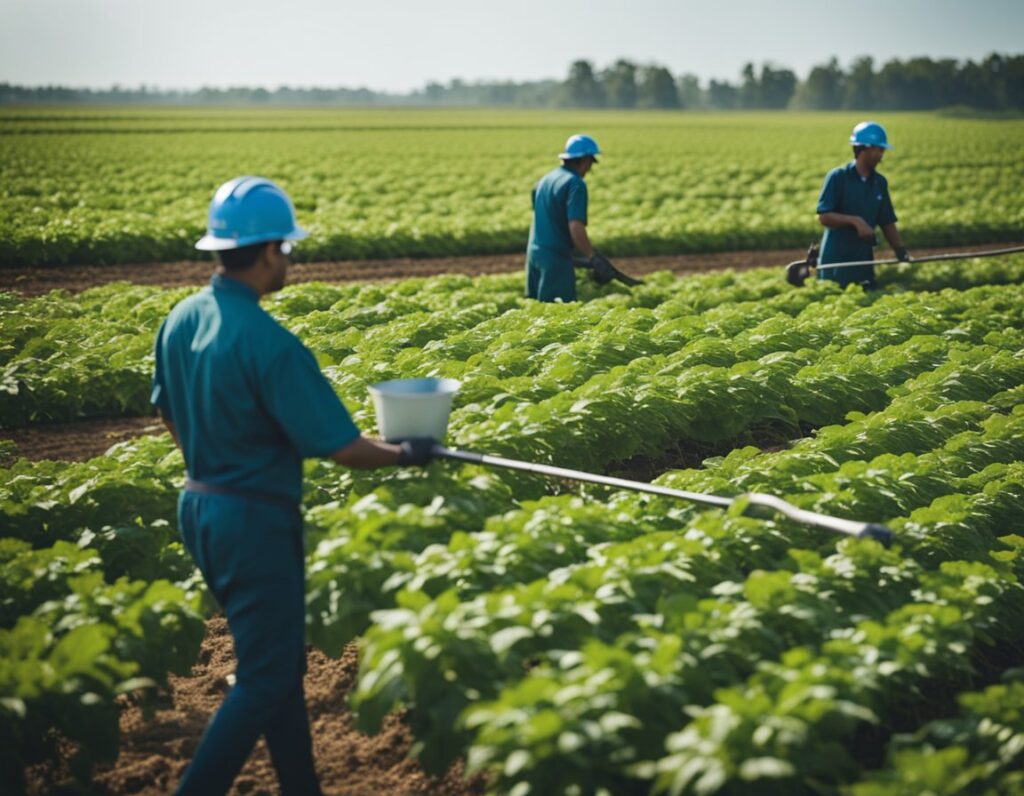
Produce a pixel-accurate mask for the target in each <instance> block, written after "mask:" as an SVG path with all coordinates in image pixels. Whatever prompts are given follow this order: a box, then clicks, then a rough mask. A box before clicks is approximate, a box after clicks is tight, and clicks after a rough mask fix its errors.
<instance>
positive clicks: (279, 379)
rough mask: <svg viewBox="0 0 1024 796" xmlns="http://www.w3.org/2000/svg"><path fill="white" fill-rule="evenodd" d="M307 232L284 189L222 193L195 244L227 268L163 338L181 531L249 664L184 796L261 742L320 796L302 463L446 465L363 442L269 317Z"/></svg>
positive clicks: (160, 400) (161, 373) (165, 413)
mask: <svg viewBox="0 0 1024 796" xmlns="http://www.w3.org/2000/svg"><path fill="white" fill-rule="evenodd" d="M304 237H306V233H305V232H304V231H303V230H301V229H300V228H299V227H298V226H296V223H295V213H294V210H293V207H292V203H291V201H290V200H289V198H288V196H287V195H286V194H285V193H284V191H282V190H281V189H280V188H279V187H277V186H276V185H275V184H274V183H272V182H270V181H269V180H265V179H262V178H259V177H239V178H237V179H234V180H231V181H230V182H227V183H225V184H224V185H222V186H221V187H220V189H219V190H218V191H217V193H216V195H215V196H214V198H213V202H212V204H211V205H210V214H209V229H208V232H207V234H206V236H205V237H203V238H202V239H201V240H200V241H199V242H198V243H197V244H196V248H197V249H202V250H207V251H214V252H216V253H217V258H218V260H219V262H220V267H219V268H218V269H217V271H216V273H215V275H214V276H213V278H212V279H211V280H210V287H209V288H207V289H205V290H203V291H202V292H200V293H198V294H196V295H194V296H191V297H190V298H187V299H185V300H184V301H182V302H181V303H180V304H178V305H177V306H176V307H175V308H174V309H173V310H172V311H171V313H170V315H169V316H168V317H167V319H166V320H165V321H164V323H163V325H162V326H161V327H160V332H159V335H158V336H157V341H156V373H155V376H154V381H153V395H152V402H153V403H154V404H155V405H156V406H157V407H158V409H159V410H160V415H161V417H162V418H163V421H164V423H166V425H167V428H168V430H169V431H170V432H171V435H172V436H173V437H174V440H175V442H177V443H178V445H179V447H180V448H181V450H182V453H183V454H184V458H185V466H186V469H187V471H188V480H187V481H186V485H185V490H184V491H183V492H182V494H181V497H180V499H179V502H178V526H179V529H180V531H181V534H182V537H183V539H184V542H185V546H186V548H187V549H188V551H189V553H190V554H191V556H192V558H193V560H194V561H195V563H196V565H197V566H198V567H199V569H200V571H201V572H202V573H203V578H204V579H205V580H206V583H207V585H208V586H209V588H210V591H211V592H212V593H213V595H214V597H215V598H216V599H217V602H218V603H219V604H220V606H221V608H222V609H223V610H224V613H225V615H226V616H227V620H228V625H229V626H230V628H231V634H232V636H233V638H234V642H235V655H236V658H237V661H238V663H237V670H236V683H235V685H234V687H233V688H232V689H231V691H230V693H229V694H228V696H227V698H226V699H225V700H224V704H223V705H222V706H221V708H220V710H219V711H217V713H216V715H215V716H214V718H213V720H212V721H211V722H210V724H209V726H208V727H207V729H206V732H205V733H204V735H203V738H202V741H201V742H200V744H199V748H198V750H197V751H196V754H195V757H194V759H193V760H192V763H191V765H190V766H189V767H188V769H187V770H186V772H185V775H184V777H183V778H182V780H181V783H180V785H179V787H178V792H179V793H182V794H193V793H203V794H220V793H225V792H226V791H227V790H228V788H229V787H230V786H231V783H232V782H233V781H234V779H235V776H236V775H237V773H238V771H239V770H240V769H241V767H242V765H243V764H244V763H245V760H246V758H247V757H248V756H249V753H250V752H251V751H252V748H253V746H254V744H255V743H256V741H257V740H258V738H259V737H260V736H261V735H263V736H264V737H265V738H266V741H267V747H268V749H269V751H270V756H271V760H272V761H273V764H274V768H275V770H276V771H277V776H278V780H279V782H280V785H281V792H282V793H283V794H285V796H288V795H289V794H318V793H320V788H319V785H318V784H317V778H316V773H315V771H314V767H313V756H312V747H311V743H310V735H309V723H308V719H307V716H306V703H305V698H304V695H303V688H302V676H303V673H304V671H305V667H306V645H305V572H304V567H305V555H304V551H303V534H302V516H301V514H300V511H299V501H300V498H301V492H302V469H301V468H302V460H303V458H308V457H319V456H323V457H329V458H331V459H333V460H334V461H336V462H339V463H340V464H343V465H345V466H348V467H357V468H376V467H386V466H390V465H422V464H425V463H426V462H427V461H429V460H430V458H431V447H432V444H433V441H432V440H426V439H421V440H407V441H404V442H402V443H401V444H400V445H393V444H389V443H386V442H382V441H379V440H374V439H369V438H365V437H363V436H361V435H360V433H359V431H358V429H357V428H356V427H355V425H354V424H353V422H352V419H351V418H350V417H349V414H348V412H347V411H346V410H345V407H344V406H343V405H342V403H341V401H339V400H338V397H337V395H335V393H334V391H333V390H332V389H331V386H330V384H329V383H328V382H327V380H326V379H325V378H324V376H323V374H322V373H321V372H320V368H319V366H318V365H317V363H316V360H315V359H314V358H313V355H312V354H311V353H310V352H309V350H308V349H306V348H305V346H303V345H302V343H300V342H299V340H298V338H296V337H295V336H294V335H292V334H291V332H288V331H287V330H285V329H284V328H283V327H281V326H280V325H278V323H277V322H276V321H274V320H273V319H272V318H271V317H270V315H268V314H267V313H266V312H265V311H264V310H263V309H262V308H261V307H260V305H259V303H258V300H259V298H260V297H261V296H263V295H265V294H267V293H271V292H273V291H276V290H279V289H280V288H282V287H283V286H284V283H285V275H286V272H287V270H288V263H289V258H288V255H289V253H290V251H291V247H292V245H293V244H292V242H293V241H296V240H300V239H302V238H304Z"/></svg>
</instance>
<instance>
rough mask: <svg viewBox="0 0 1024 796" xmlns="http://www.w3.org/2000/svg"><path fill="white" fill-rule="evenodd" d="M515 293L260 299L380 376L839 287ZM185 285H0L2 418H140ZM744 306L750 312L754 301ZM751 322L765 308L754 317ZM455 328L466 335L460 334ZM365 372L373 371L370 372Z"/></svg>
mask: <svg viewBox="0 0 1024 796" xmlns="http://www.w3.org/2000/svg"><path fill="white" fill-rule="evenodd" d="M887 276H888V281H889V283H890V289H895V290H907V289H911V290H935V289H938V288H939V287H941V286H942V285H955V286H957V287H959V288H966V287H969V286H972V285H976V284H986V283H1014V282H1020V281H1024V258H1012V259H1009V260H1007V261H1005V262H999V263H997V264H993V263H991V262H990V263H987V264H986V265H985V267H984V268H978V267H977V266H976V264H968V265H967V266H964V267H957V266H955V265H952V264H948V263H934V264H926V265H919V266H915V269H914V270H912V271H905V270H903V271H898V270H896V269H893V270H892V271H891V272H888V273H887ZM521 291H522V285H521V277H520V276H518V275H517V276H487V277H479V278H476V279H471V278H469V277H458V276H441V277H432V278H429V279H410V280H405V281H402V282H398V283H394V284H391V285H365V284H350V285H324V284H320V283H311V284H304V285H296V286H293V287H289V288H287V289H285V290H284V291H282V292H281V293H278V294H275V295H273V296H271V297H268V298H267V299H266V300H265V305H266V307H267V308H268V310H269V311H270V312H272V313H273V314H274V315H275V316H276V317H277V318H278V319H279V320H281V321H282V323H284V324H285V325H286V326H289V327H290V328H292V329H293V330H294V331H295V332H296V333H297V334H299V335H300V336H301V337H303V339H304V340H306V341H307V342H308V343H310V344H311V346H312V347H314V349H315V350H316V351H317V352H318V354H319V355H320V357H321V360H322V362H323V363H324V364H329V363H340V362H343V361H345V360H349V361H346V369H347V368H348V367H349V366H351V365H352V364H354V363H353V361H352V360H350V359H349V358H351V357H354V358H355V364H358V363H369V364H371V365H377V366H379V367H380V368H381V370H382V371H386V372H398V373H403V374H404V373H407V372H408V371H409V370H410V369H419V368H421V367H422V366H423V365H424V364H429V362H428V363H421V362H419V361H418V360H417V356H416V354H415V353H413V352H409V353H406V354H405V356H406V357H407V358H408V359H407V360H405V361H396V362H395V363H394V364H393V365H392V364H391V362H392V360H393V359H395V357H396V355H397V354H399V353H400V352H402V351H403V350H405V349H413V351H415V350H416V349H418V348H421V347H428V346H429V345H430V344H434V345H435V346H437V347H439V348H440V349H441V350H438V351H436V352H431V356H433V357H436V356H441V355H443V354H444V353H445V351H447V352H448V355H449V358H451V359H454V360H457V361H458V360H463V361H464V360H465V359H468V358H469V357H470V356H471V355H472V354H475V353H481V352H482V349H481V348H480V346H481V345H487V344H491V343H494V342H495V341H496V340H500V339H502V338H504V340H505V343H504V345H500V344H499V345H498V347H497V348H498V350H497V351H495V352H492V353H497V354H499V355H501V354H504V355H505V356H507V357H508V358H510V360H511V361H512V363H513V364H514V363H515V362H516V360H517V359H522V358H524V357H525V356H526V354H525V353H524V351H523V350H517V349H519V348H523V349H525V350H539V348H541V347H542V346H540V345H538V343H540V342H542V341H545V340H547V341H548V342H552V343H554V342H560V343H566V342H568V341H569V340H571V339H572V336H573V334H574V333H577V334H581V333H583V332H584V331H585V330H588V329H591V328H592V327H593V326H594V324H595V323H596V322H597V321H598V320H600V319H601V317H602V316H603V315H604V314H606V313H608V312H611V311H617V312H619V313H620V314H622V313H623V311H624V310H627V309H629V308H645V307H646V308H657V309H658V313H657V314H656V316H655V318H656V320H659V319H669V318H675V319H676V320H677V321H678V320H681V319H682V318H683V317H684V316H689V315H696V314H699V313H702V312H704V311H706V310H708V309H711V308H713V307H716V306H721V305H724V304H730V303H737V302H762V301H764V300H766V299H771V298H772V297H774V296H779V295H783V294H789V295H790V299H789V301H796V302H797V304H794V305H792V306H793V307H794V308H798V307H799V306H801V305H800V301H801V299H800V298H797V296H801V295H802V297H803V298H802V301H803V303H804V304H806V303H807V302H808V301H812V300H813V299H814V298H815V297H816V296H818V295H821V294H825V293H829V292H834V291H835V286H834V285H832V284H831V283H826V284H812V285H811V286H809V288H807V289H806V290H804V291H794V290H793V289H791V288H790V287H789V286H788V285H786V284H785V283H784V281H783V280H781V279H780V278H779V273H778V272H777V271H774V270H768V269H758V270H755V271H748V272H743V273H739V274H735V273H732V272H718V273H711V274H707V275H702V276H698V277H690V278H688V279H685V280H678V279H675V278H673V277H672V276H671V275H669V274H667V273H660V274H655V275H651V276H649V277H647V284H645V285H644V286H642V287H638V288H634V289H633V290H632V291H626V290H625V289H624V288H621V287H618V286H605V287H601V288H598V287H596V286H594V285H592V284H591V283H589V282H583V283H581V291H580V292H581V298H582V299H584V300H585V302H586V303H585V304H583V305H580V304H574V305H571V306H570V307H565V308H561V309H556V308H553V307H550V306H548V307H538V305H536V304H535V303H533V302H526V301H524V299H523V298H522V296H521ZM191 292H192V289H191V288H182V289H177V290H163V289H160V288H155V287H143V286H131V285H127V284H113V285H107V286H104V287H101V288H95V289H92V290H88V291H85V292H84V293H82V294H79V295H77V296H69V295H68V294H66V293H64V292H62V291H54V292H52V293H50V294H48V295H46V296H42V297H39V298H32V299H24V298H20V297H18V296H15V295H14V294H11V293H0V340H2V342H0V384H2V385H3V389H2V390H0V426H8V427H11V426H18V425H24V424H27V423H34V422H41V421H53V420H71V419H75V418H79V417H89V416H104V415H107V416H109V415H144V414H146V413H147V412H148V411H149V403H148V398H149V395H148V378H149V375H150V373H151V371H152V358H151V351H152V339H153V336H154V335H155V333H156V330H157V328H158V325H159V323H160V321H161V319H162V318H163V317H165V316H166V314H167V312H168V311H169V310H170V308H171V307H172V306H173V305H174V304H175V303H176V302H177V301H179V300H181V298H183V297H184V296H186V295H188V294H189V293H191ZM786 304H787V302H785V301H784V302H783V303H782V304H781V305H778V309H779V310H780V311H787V310H786ZM591 305H593V307H592V308H591V309H589V310H586V311H584V312H581V311H580V308H581V306H582V307H590V306H591ZM747 306H748V307H749V308H753V304H749V305H747ZM509 310H514V311H515V312H513V313H509V312H508V311H509ZM788 311H792V310H788ZM506 315H508V317H505V316H506ZM755 317H757V318H758V319H761V318H763V317H765V315H764V314H763V312H762V313H761V314H758V315H757V316H755ZM499 319H500V320H499ZM652 325H653V324H652V323H650V322H648V321H646V320H645V319H644V318H643V316H642V314H640V315H638V316H637V317H636V318H633V319H628V320H623V321H622V328H621V329H620V330H619V332H620V334H619V340H618V343H617V344H615V343H613V344H612V345H610V346H608V345H607V344H606V342H605V344H604V345H602V346H601V347H600V348H599V349H597V351H596V353H595V354H592V356H597V357H601V356H605V357H609V356H610V357H612V359H613V360H614V359H615V352H616V351H618V353H619V356H618V359H617V360H615V361H617V362H620V363H621V362H623V361H625V360H624V359H623V356H625V355H626V354H628V353H629V350H636V349H637V348H638V346H636V345H634V346H632V347H631V349H629V350H624V349H619V348H617V347H616V346H617V345H620V346H621V345H622V344H623V343H624V341H625V339H626V338H627V337H628V336H629V335H630V334H631V333H633V332H634V331H637V330H639V331H641V332H644V331H647V330H649V329H650V327H651V326H652ZM545 329H547V330H549V331H547V332H545ZM695 331H699V329H697V330H695ZM459 332H465V333H466V334H465V336H463V337H461V338H458V337H457V334H458V333H459ZM678 333H679V332H678V331H677V332H676V334H677V335H678ZM712 333H713V330H712ZM452 338H455V339H452ZM592 339H593V338H592ZM449 340H450V342H449ZM439 344H440V345H439ZM467 345H468V347H466V346H467ZM662 350H665V349H664V348H662V347H660V346H659V345H657V344H656V345H655V346H654V347H653V348H651V349H649V351H650V352H652V353H653V352H657V351H662ZM503 370H504V369H503V368H502V367H501V365H500V364H499V365H498V366H497V369H496V373H497V374H498V375H501V373H502V372H503ZM520 375H526V374H520ZM370 377H371V380H372V374H370Z"/></svg>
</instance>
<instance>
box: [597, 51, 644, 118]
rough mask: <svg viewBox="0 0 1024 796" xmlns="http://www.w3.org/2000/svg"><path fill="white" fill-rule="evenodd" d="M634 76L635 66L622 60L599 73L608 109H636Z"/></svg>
mask: <svg viewBox="0 0 1024 796" xmlns="http://www.w3.org/2000/svg"><path fill="white" fill-rule="evenodd" d="M636 74H637V68H636V64H634V63H633V62H632V61H627V60H625V59H623V58H620V59H619V60H618V61H616V62H615V63H614V64H613V65H612V66H611V67H610V68H608V69H606V70H604V72H602V73H601V85H602V87H603V88H604V96H605V99H606V101H607V104H608V107H609V108H635V107H636V103H637V96H638V93H637V84H636Z"/></svg>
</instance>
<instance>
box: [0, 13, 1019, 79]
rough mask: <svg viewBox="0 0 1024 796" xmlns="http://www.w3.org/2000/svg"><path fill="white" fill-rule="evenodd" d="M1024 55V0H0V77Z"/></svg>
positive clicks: (807, 63)
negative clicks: (583, 61)
mask: <svg viewBox="0 0 1024 796" xmlns="http://www.w3.org/2000/svg"><path fill="white" fill-rule="evenodd" d="M993 50H995V51H999V52H1006V53H1021V52H1024V0H887V2H882V0H854V2H836V0H717V1H716V0H703V2H694V1H693V0H676V1H675V2H669V1H668V0H629V2H610V1H609V0H605V1H604V2H601V1H600V0H589V2H585V1H584V0H502V2H487V1H486V0H475V1H472V0H435V2H424V1H422V0H421V1H420V2H415V1H414V0H392V2H387V1H386V0H378V2H376V3H374V2H372V0H364V1H363V2H347V1H345V0H245V1H244V2H236V1H235V0H225V1H222V2H217V0H162V2H154V0H0V82H4V81H6V82H11V83H20V84H28V85H38V84H46V83H60V84H63V85H71V86H93V87H102V86H109V85H111V84H113V83H120V84H122V85H124V86H136V85H138V84H140V83H145V84H147V85H150V86H160V87H162V88H195V87H198V86H201V85H216V86H226V85H248V86H256V85H262V86H266V87H268V88H273V87H276V86H279V85H283V84H287V85H293V86H312V85H317V86H351V87H355V86H367V87H369V88H373V89H378V90H389V91H407V90H409V89H412V88H419V87H422V86H423V85H424V84H425V83H426V82H427V81H428V80H437V81H441V82H447V81H448V80H450V79H451V78H453V77H461V78H464V79H467V80H476V79H492V78H495V79H513V80H533V79H538V78H544V77H556V78H562V77H564V76H565V74H566V72H567V70H568V65H569V63H570V62H571V61H573V60H575V59H577V58H588V59H590V60H592V61H594V62H595V63H596V64H597V65H598V66H603V65H605V64H608V63H610V62H611V61H613V60H614V59H616V58H618V57H626V58H630V59H632V60H635V61H640V62H647V61H656V62H658V63H661V64H664V65H665V66H667V67H668V68H669V69H671V70H672V72H674V73H676V74H680V73H683V72H693V73H695V74H697V75H699V76H700V77H701V78H704V79H707V78H711V77H717V78H728V79H735V78H736V76H737V74H738V72H739V70H740V67H741V66H742V64H743V63H744V62H745V61H747V60H754V61H755V62H758V63H760V62H761V61H764V60H770V61H774V62H776V63H779V64H782V65H786V66H789V67H791V68H793V69H795V70H796V72H797V74H798V75H800V76H801V77H802V76H804V75H805V74H806V73H807V70H808V69H809V68H810V67H811V66H812V65H814V64H816V63H822V62H824V61H825V60H827V59H828V58H829V57H830V56H832V55H836V56H838V57H839V59H840V61H841V62H842V63H844V64H846V63H848V62H849V61H850V60H851V59H852V58H853V57H855V56H857V55H861V54H867V55H872V56H874V57H875V58H876V59H878V60H888V59H889V58H893V57H900V58H906V57H908V56H913V55H929V56H933V57H939V56H944V57H953V58H958V59H963V58H974V59H977V58H979V57H981V56H983V55H985V54H987V53H989V52H991V51H993Z"/></svg>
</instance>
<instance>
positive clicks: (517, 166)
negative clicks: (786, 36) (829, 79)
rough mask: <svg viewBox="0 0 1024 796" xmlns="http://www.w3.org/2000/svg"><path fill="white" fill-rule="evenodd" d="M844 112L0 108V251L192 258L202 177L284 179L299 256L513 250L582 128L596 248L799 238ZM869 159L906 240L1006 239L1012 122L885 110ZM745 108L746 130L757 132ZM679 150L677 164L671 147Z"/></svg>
mask: <svg viewBox="0 0 1024 796" xmlns="http://www.w3.org/2000/svg"><path fill="white" fill-rule="evenodd" d="M857 121H859V119H858V118H857V117H854V116H850V115H849V114H820V113H819V114H794V113H787V114H764V113H758V114H678V113H634V114H626V115H624V114H616V113H611V112H608V113H597V112H589V113H578V112H534V111H504V112H503V111H493V110H488V111H478V112H473V111H465V112H459V113H449V114H439V113H437V112H433V111H426V110H424V111H415V110H391V111H387V112H381V111H360V110H345V111H300V110H282V111H279V112H267V111H259V112H254V111H249V112H242V111H222V110H221V111H218V110H206V111H185V110H157V109H147V110H143V111H109V112H99V113H98V112H97V111H95V110H89V111H79V112H69V111H67V110H54V111H45V110H38V109H33V110H32V111H31V112H28V111H18V110H13V111H12V110H5V111H3V112H2V113H0V239H2V240H3V241H4V254H3V258H2V264H3V265H6V266H14V267H21V266H27V265H51V264H57V263H101V262H108V263H109V262H148V261H167V260H176V259H191V258H194V256H195V252H194V250H193V248H192V243H193V242H194V241H195V240H196V239H197V238H198V237H199V235H200V234H201V233H202V228H203V225H204V223H205V219H206V208H207V204H208V202H209V200H210V197H211V196H212V194H213V191H214V190H215V189H216V187H217V186H218V185H219V184H220V183H222V182H223V181H225V180H226V179H229V178H230V177H232V176H235V175H237V174H240V173H253V172H256V173H260V174H264V175H266V176H269V177H271V178H273V179H275V180H277V181H278V182H280V183H281V184H282V185H283V186H284V187H285V188H286V189H287V190H288V191H289V192H290V193H291V195H292V196H293V198H294V199H295V203H296V207H297V209H298V215H299V220H300V222H301V223H302V224H303V225H304V226H305V227H307V228H308V229H309V230H310V232H311V233H312V237H311V239H310V240H308V241H306V242H304V243H303V245H302V246H301V247H299V248H298V249H297V255H298V256H300V257H302V258H304V259H311V260H323V259H336V258H373V257H404V256H413V257H430V256H441V255H452V254H484V253H500V252H516V251H522V250H523V249H524V247H525V242H526V235H527V230H528V228H529V223H530V205H529V195H530V188H531V186H532V185H533V183H534V182H535V181H536V180H537V179H538V178H539V177H540V176H541V175H542V174H543V173H544V172H545V171H546V170H548V169H549V168H551V167H552V166H553V165H555V163H556V162H557V161H556V159H555V155H556V153H557V152H559V151H560V147H561V144H562V142H563V141H564V140H565V138H566V137H567V136H568V135H569V134H570V133H572V132H575V131H578V130H582V129H585V130H587V131H588V132H590V133H592V134H593V135H595V136H597V138H598V139H599V140H600V142H601V145H602V148H603V149H604V150H605V151H606V153H607V155H606V157H605V158H603V159H602V161H601V163H600V165H599V166H598V167H597V168H596V169H595V170H594V171H593V172H592V174H591V175H590V176H589V177H588V181H589V183H590V185H591V197H592V199H591V212H590V216H591V229H592V233H593V235H594V237H595V240H596V241H597V242H598V243H599V244H600V245H603V246H604V247H605V248H606V249H607V250H608V251H609V252H610V253H612V254H616V255H626V254H644V255H649V254H657V253H678V252H701V251H709V250H723V249H744V248H780V247H785V246H801V245H806V244H807V242H808V241H809V240H812V239H814V238H815V237H816V236H817V235H818V234H819V232H820V227H818V225H817V222H816V220H815V218H814V207H815V203H816V199H817V194H818V191H819V190H820V188H821V183H822V180H823V177H824V174H825V173H826V171H827V170H828V169H829V168H831V167H833V166H835V165H837V164H838V163H841V162H843V161H844V160H845V159H847V158H848V157H849V154H850V153H849V149H848V148H847V145H846V143H845V142H846V140H847V138H848V136H849V131H850V129H851V127H852V126H853V124H855V123H856V122H857ZM883 121H884V122H885V123H886V124H887V125H888V128H889V132H890V135H891V137H892V138H893V140H894V141H895V142H896V147H897V148H896V150H895V151H894V152H892V153H890V154H889V155H888V156H887V160H886V162H885V165H884V167H883V171H884V172H885V173H886V174H887V176H888V177H889V179H890V185H891V188H892V191H893V196H894V200H895V203H896V209H897V212H898V214H899V216H900V219H901V224H902V226H903V227H904V229H905V231H906V239H907V242H908V244H909V245H910V246H911V247H913V246H923V245H947V244H966V243H972V242H990V241H997V240H1019V239H1020V237H1021V230H1022V229H1024V210H1022V209H1021V204H1020V202H1019V201H1017V200H1016V196H1017V193H1018V187H1019V185H1020V184H1021V180H1022V178H1024V165H1022V164H1024V143H1022V142H1024V134H1022V131H1024V124H1022V123H1021V122H1019V121H992V120H988V121H985V120H967V119H951V118H944V117H940V116H935V115H932V114H892V115H890V116H887V117H886V118H885V119H883ZM753 126H756V128H757V134H756V135H751V128H752V127H753ZM677 164H682V165H677Z"/></svg>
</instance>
